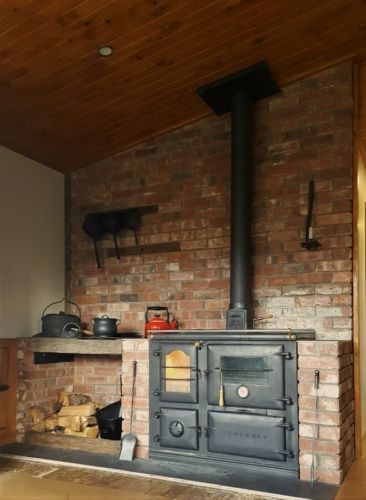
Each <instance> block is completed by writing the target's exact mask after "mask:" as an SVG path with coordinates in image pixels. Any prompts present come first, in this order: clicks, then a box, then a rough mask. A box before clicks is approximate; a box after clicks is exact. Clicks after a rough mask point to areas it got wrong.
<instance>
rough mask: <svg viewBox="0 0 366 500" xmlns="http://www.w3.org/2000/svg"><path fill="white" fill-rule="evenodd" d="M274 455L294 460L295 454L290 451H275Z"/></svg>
mask: <svg viewBox="0 0 366 500" xmlns="http://www.w3.org/2000/svg"><path fill="white" fill-rule="evenodd" d="M275 453H280V454H281V455H285V456H286V457H287V458H295V454H294V452H293V451H292V450H276V451H275Z"/></svg>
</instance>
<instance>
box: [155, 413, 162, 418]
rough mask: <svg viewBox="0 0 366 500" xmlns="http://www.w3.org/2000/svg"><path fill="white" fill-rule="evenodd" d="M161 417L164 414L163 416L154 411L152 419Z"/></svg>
mask: <svg viewBox="0 0 366 500" xmlns="http://www.w3.org/2000/svg"><path fill="white" fill-rule="evenodd" d="M163 415H164V414H163V413H161V412H160V411H155V412H154V418H160V417H162V416H163Z"/></svg>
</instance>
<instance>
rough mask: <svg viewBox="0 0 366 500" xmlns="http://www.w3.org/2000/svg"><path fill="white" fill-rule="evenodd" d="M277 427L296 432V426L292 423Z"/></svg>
mask: <svg viewBox="0 0 366 500" xmlns="http://www.w3.org/2000/svg"><path fill="white" fill-rule="evenodd" d="M275 427H283V428H284V429H286V430H287V431H293V430H294V426H293V425H292V424H291V423H290V422H289V423H286V424H277V425H275Z"/></svg>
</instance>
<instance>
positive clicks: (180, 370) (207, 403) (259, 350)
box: [150, 330, 314, 474]
mask: <svg viewBox="0 0 366 500" xmlns="http://www.w3.org/2000/svg"><path fill="white" fill-rule="evenodd" d="M291 335H292V338H294V339H296V338H299V335H300V336H301V335H302V336H305V338H308V337H309V336H312V337H313V336H314V332H313V331H311V330H310V331H309V330H308V331H300V330H298V331H296V332H295V333H293V332H292V333H291ZM288 338H289V335H288V334H287V335H286V334H281V332H275V331H271V332H269V333H268V334H267V335H265V331H264V330H261V332H260V333H258V334H257V335H255V331H254V330H243V331H238V330H235V331H232V332H228V331H227V330H223V331H210V330H206V331H196V330H195V331H180V333H174V334H172V333H169V334H167V333H164V332H161V333H157V334H154V335H153V336H152V338H151V342H150V455H151V457H154V458H165V459H169V460H171V459H180V460H182V459H189V458H191V459H192V458H194V459H198V460H205V461H212V462H217V463H219V462H221V463H222V462H231V463H236V464H241V465H247V466H249V465H251V466H253V465H254V466H258V465H261V466H266V467H276V468H280V469H285V470H288V471H292V472H294V473H296V474H297V472H298V404H297V377H296V370H297V350H296V342H294V341H293V340H288ZM221 388H222V389H223V398H222V400H221V401H220V389H221Z"/></svg>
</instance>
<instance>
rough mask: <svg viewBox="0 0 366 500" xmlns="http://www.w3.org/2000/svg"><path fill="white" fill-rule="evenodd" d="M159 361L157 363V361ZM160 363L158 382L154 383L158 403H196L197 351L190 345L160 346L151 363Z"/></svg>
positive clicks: (172, 344) (173, 344)
mask: <svg viewBox="0 0 366 500" xmlns="http://www.w3.org/2000/svg"><path fill="white" fill-rule="evenodd" d="M158 360H159V361H158ZM157 361H158V362H159V363H160V370H159V373H160V380H158V381H157V382H156V387H157V388H158V390H159V398H160V401H171V402H177V403H188V402H190V403H197V398H198V376H197V349H196V348H195V346H194V345H192V344H183V343H179V344H175V343H171V344H162V345H161V349H160V355H159V356H158V357H156V356H154V357H153V363H155V362H157Z"/></svg>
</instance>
